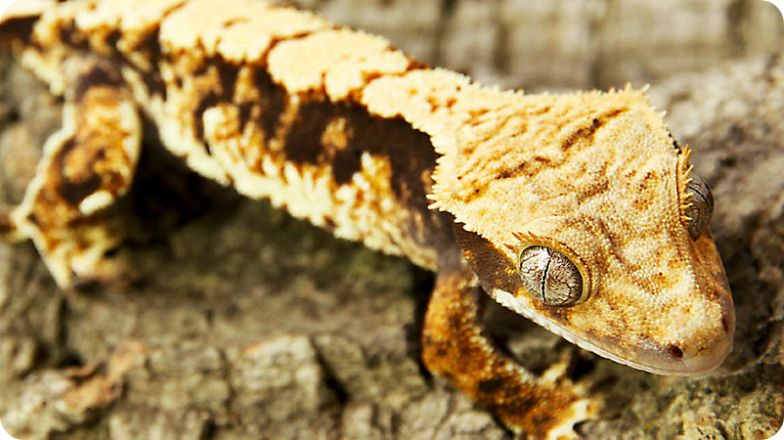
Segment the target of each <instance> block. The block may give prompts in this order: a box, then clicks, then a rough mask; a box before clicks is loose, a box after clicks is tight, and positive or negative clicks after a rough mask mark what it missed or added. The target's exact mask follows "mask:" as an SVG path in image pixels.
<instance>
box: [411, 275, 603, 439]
mask: <svg viewBox="0 0 784 440" xmlns="http://www.w3.org/2000/svg"><path fill="white" fill-rule="evenodd" d="M480 294H481V292H480V289H479V287H478V283H477V280H476V276H475V275H474V273H473V271H472V270H471V269H470V268H469V267H468V266H467V264H466V263H465V262H464V261H462V260H461V261H460V262H450V263H448V264H446V265H442V267H441V268H440V270H439V272H438V275H437V278H436V284H435V288H434V290H433V294H432V296H431V298H430V302H429V304H428V308H427V313H426V315H425V325H424V330H423V336H422V347H423V353H422V357H423V361H424V363H425V365H426V366H427V368H428V369H429V370H430V371H431V372H434V373H437V374H440V375H443V376H445V377H447V378H448V379H449V380H450V381H451V382H452V384H453V385H454V386H455V387H457V388H459V389H460V390H462V391H463V392H465V393H466V394H468V395H469V396H470V397H471V398H472V399H473V400H474V401H475V402H477V403H479V404H480V405H482V406H484V407H486V408H489V409H491V410H492V411H493V412H494V413H495V415H496V416H497V417H498V418H499V419H500V420H501V421H502V422H503V423H504V424H505V425H506V426H507V427H509V428H511V429H513V430H514V431H516V432H524V433H525V434H527V435H528V436H530V437H531V438H537V439H538V438H563V437H573V436H574V435H575V433H574V431H573V425H574V424H575V423H577V422H579V421H582V420H585V419H587V418H591V417H592V416H593V415H594V413H595V411H596V410H597V409H598V403H597V402H593V401H590V400H588V399H587V398H585V397H583V396H581V395H580V393H579V392H578V391H577V387H575V386H572V384H571V383H569V381H568V379H567V380H558V379H556V378H545V377H541V378H539V377H535V376H534V375H533V374H531V373H530V372H528V371H526V370H525V369H524V368H522V367H521V366H520V365H518V364H517V363H515V362H514V361H513V360H512V359H510V358H509V357H507V356H505V355H503V354H502V353H501V352H499V351H498V350H497V349H495V348H494V347H493V345H492V343H491V342H490V341H489V340H488V339H487V338H486V337H485V336H484V335H483V334H482V330H481V327H480V316H479V315H480V314H479V304H478V301H479V296H480Z"/></svg>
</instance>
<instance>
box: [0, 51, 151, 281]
mask: <svg viewBox="0 0 784 440" xmlns="http://www.w3.org/2000/svg"><path fill="white" fill-rule="evenodd" d="M73 71H74V72H75V73H74V75H73V78H74V80H73V81H74V85H75V87H73V88H71V89H70V90H73V93H69V94H66V96H65V101H66V102H65V106H64V109H63V126H62V128H61V129H60V130H59V131H57V132H56V133H54V134H52V135H51V136H50V137H49V139H48V140H47V141H46V144H45V145H44V152H43V158H42V159H41V162H40V163H39V165H38V169H37V171H36V175H35V177H34V178H33V180H32V181H31V182H30V184H29V186H28V188H27V190H26V192H25V196H24V199H23V201H22V202H21V203H20V204H19V206H17V207H16V208H15V209H13V210H12V212H11V213H10V215H9V216H5V217H6V218H5V221H3V219H2V218H0V223H4V225H0V229H4V231H2V232H4V235H6V236H8V237H10V238H12V239H13V238H30V239H32V240H33V242H34V243H35V245H36V247H37V248H38V250H39V252H40V253H41V255H42V256H43V259H44V261H45V263H46V265H47V267H48V268H49V270H50V271H51V273H52V275H53V276H54V278H55V280H56V281H57V284H58V285H59V286H60V287H63V288H66V287H70V286H72V285H74V284H77V283H82V282H89V281H96V280H99V281H108V280H112V279H115V278H117V276H118V268H117V267H116V265H115V264H113V263H112V262H111V261H110V260H109V259H107V258H106V254H107V253H108V252H110V251H111V250H112V249H114V248H116V246H117V245H118V244H119V241H120V236H121V228H120V227H119V225H118V223H119V220H120V218H119V216H118V214H117V213H116V212H112V210H111V209H110V208H111V206H112V205H113V204H114V202H115V201H116V200H117V199H118V198H119V197H121V196H122V195H123V194H125V193H126V192H127V191H128V189H129V188H130V185H131V181H132V179H133V175H134V171H135V167H136V163H137V161H138V158H139V150H140V142H141V122H140V118H139V115H138V112H137V110H136V107H135V105H134V104H133V102H132V101H131V99H130V96H128V95H127V91H126V90H125V89H124V88H123V87H122V86H121V82H120V78H119V76H118V75H116V74H115V73H114V72H112V70H111V68H109V67H107V66H101V65H100V64H98V63H90V62H79V64H78V65H77V66H74V70H73Z"/></svg>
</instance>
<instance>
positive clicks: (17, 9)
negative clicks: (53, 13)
mask: <svg viewBox="0 0 784 440" xmlns="http://www.w3.org/2000/svg"><path fill="white" fill-rule="evenodd" d="M56 4H57V1H56V0H0V48H2V49H3V50H8V49H9V48H10V49H11V50H15V49H18V48H20V47H21V46H22V45H24V43H27V42H28V41H29V39H30V35H32V30H33V25H34V24H35V22H36V21H37V20H38V17H40V16H41V14H43V13H44V12H45V11H46V10H48V9H50V8H53V7H54V6H55V5H56Z"/></svg>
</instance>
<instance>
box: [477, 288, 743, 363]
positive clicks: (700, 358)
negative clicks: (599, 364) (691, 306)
mask: <svg viewBox="0 0 784 440" xmlns="http://www.w3.org/2000/svg"><path fill="white" fill-rule="evenodd" d="M491 296H492V297H493V298H495V300H496V301H498V302H499V303H500V304H501V305H503V306H504V307H507V308H509V309H512V310H513V311H515V312H517V313H519V314H521V315H523V316H525V317H526V318H528V319H530V320H532V321H534V322H535V323H537V324H539V325H541V326H542V327H544V328H546V329H547V330H549V331H551V332H553V333H555V334H556V335H558V336H561V337H562V338H564V339H566V340H567V341H569V342H571V343H573V344H575V345H577V346H578V347H580V348H582V349H584V350H588V351H590V352H592V353H594V354H596V355H599V356H601V357H604V358H606V359H609V360H611V361H614V362H617V363H619V364H623V365H626V366H629V367H632V368H634V369H637V370H642V371H646V372H649V373H653V374H660V375H664V376H697V375H703V374H707V373H710V372H711V371H713V370H715V369H716V368H717V367H718V366H719V365H721V363H722V362H723V361H724V359H725V358H726V357H727V355H728V354H729V352H730V350H731V349H732V338H733V330H734V327H735V325H734V324H735V322H734V321H735V318H734V313H733V307H732V302H731V301H730V303H729V305H728V307H725V310H727V314H726V315H725V319H723V320H722V322H721V323H719V324H718V325H720V326H721V327H722V328H721V329H720V330H719V331H717V332H714V334H718V335H720V336H719V337H715V338H713V339H711V340H710V343H709V344H707V345H706V346H705V347H703V348H700V349H697V350H689V349H685V348H681V347H680V346H677V345H674V344H670V345H667V346H662V345H659V344H654V343H648V344H639V345H638V346H636V347H632V348H625V349H624V350H623V353H621V350H617V351H612V350H611V348H605V347H603V346H602V345H604V346H606V347H609V346H611V345H612V344H610V343H606V344H602V341H601V340H597V341H592V340H588V339H587V338H585V337H582V336H579V335H577V334H576V333H574V332H571V331H569V330H567V329H565V328H563V327H561V326H558V325H556V324H554V323H553V322H551V321H550V320H548V319H547V318H545V317H544V316H542V315H539V314H537V313H532V312H531V311H529V310H528V309H527V308H526V307H524V306H523V305H522V304H521V303H520V302H519V301H518V300H517V299H516V298H515V297H514V296H513V295H512V294H511V293H509V292H506V291H504V290H501V289H493V290H492V292H491Z"/></svg>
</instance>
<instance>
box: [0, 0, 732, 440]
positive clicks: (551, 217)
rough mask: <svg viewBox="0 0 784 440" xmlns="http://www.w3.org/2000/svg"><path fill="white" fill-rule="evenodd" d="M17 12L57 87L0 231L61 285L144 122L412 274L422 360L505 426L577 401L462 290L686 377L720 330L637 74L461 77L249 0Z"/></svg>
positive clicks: (565, 416) (685, 200)
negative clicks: (538, 83) (612, 79)
mask: <svg viewBox="0 0 784 440" xmlns="http://www.w3.org/2000/svg"><path fill="white" fill-rule="evenodd" d="M37 12H40V14H39V13H37ZM37 12H36V13H29V12H28V13H25V14H19V15H17V16H13V15H11V16H9V18H7V19H6V21H5V23H4V24H3V25H2V27H0V30H2V31H3V32H2V34H3V35H4V38H6V39H10V40H11V47H12V48H14V50H15V52H16V53H17V54H18V56H19V57H20V58H21V60H22V62H23V64H24V65H25V66H27V67H28V68H29V69H31V70H32V71H33V72H34V73H35V74H36V75H37V76H38V77H39V78H41V79H42V80H43V81H45V82H46V83H47V84H48V85H49V87H50V90H51V92H52V93H53V94H55V95H60V96H63V97H64V100H65V110H64V116H63V128H62V129H61V130H60V131H58V132H57V133H55V134H54V135H52V136H51V138H50V139H49V140H48V141H47V143H46V145H45V147H44V158H43V159H42V161H41V163H40V165H39V168H38V171H37V174H36V177H35V178H34V180H33V181H32V182H31V184H30V185H29V188H28V189H27V192H26V194H25V198H24V200H23V202H22V203H21V204H20V205H18V206H17V207H15V208H14V209H13V210H12V211H10V212H8V213H5V214H0V230H2V232H3V233H4V235H5V236H7V237H9V238H16V239H24V238H30V239H32V240H33V241H34V242H35V244H36V246H37V248H38V249H39V251H40V253H41V255H42V257H43V259H44V260H45V262H46V264H47V266H48V268H49V270H50V271H51V273H52V275H53V276H54V278H55V279H56V281H57V283H58V284H59V285H60V286H61V287H63V288H68V287H72V286H74V285H76V284H78V283H79V282H82V281H84V280H99V281H106V280H111V278H112V276H114V275H113V274H115V272H116V270H117V268H116V266H115V265H114V263H113V261H112V258H111V250H112V249H114V248H116V247H117V246H118V245H120V244H121V242H122V227H121V226H120V225H121V223H119V222H118V221H117V220H118V217H119V215H120V214H118V213H117V212H116V209H115V206H116V205H115V204H114V202H115V200H117V199H118V198H121V197H122V196H123V195H124V194H126V193H127V191H128V190H129V188H130V184H131V182H132V181H133V176H134V173H135V169H136V163H137V161H138V157H139V154H140V148H141V139H142V130H143V129H142V127H143V125H144V124H143V123H142V121H144V120H146V121H149V122H150V123H151V124H152V125H153V126H154V127H155V128H156V129H157V132H158V135H159V138H160V141H161V143H162V144H163V145H164V146H165V147H166V148H167V149H168V150H169V151H170V152H171V153H173V154H174V155H176V156H178V157H180V158H181V159H182V160H183V161H184V162H185V163H186V164H187V166H188V167H190V168H191V169H193V170H195V171H197V172H198V173H200V174H202V175H204V176H206V177H208V178H210V179H214V180H215V181H218V182H220V183H222V184H224V185H228V186H232V187H234V188H235V189H236V190H237V191H238V192H240V193H242V194H244V195H246V196H248V197H251V198H256V199H261V198H268V199H270V200H271V201H272V203H273V204H274V205H275V206H278V207H281V208H284V209H286V210H287V211H288V212H290V213H291V214H292V215H294V216H296V217H299V218H304V219H307V220H309V221H310V222H312V223H313V224H315V225H318V226H321V227H323V228H326V229H329V230H330V231H332V232H333V233H334V234H335V235H336V236H337V237H341V238H345V239H350V240H358V241H361V242H362V243H364V244H365V245H367V246H369V247H371V248H373V249H377V250H380V251H383V252H386V253H389V254H395V255H403V256H405V257H407V258H409V259H410V260H411V261H412V262H414V263H415V264H417V265H419V266H422V267H424V268H427V269H429V270H432V271H435V272H436V274H437V276H436V282H435V289H434V291H433V294H432V297H431V299H430V303H429V305H428V310H427V312H426V316H425V324H424V329H423V336H422V350H423V352H422V356H423V360H424V363H425V365H426V366H427V367H428V368H429V369H430V370H431V371H432V372H434V373H438V374H441V375H443V376H446V377H447V378H448V379H449V380H450V381H451V382H452V383H453V384H454V385H455V386H456V387H457V388H459V389H461V390H463V391H464V392H465V393H467V394H468V395H469V396H471V397H472V398H473V399H474V400H475V401H476V402H478V403H479V404H480V405H483V406H484V407H486V408H489V409H490V410H491V411H492V412H493V413H494V414H495V415H496V416H497V417H498V418H499V419H500V420H501V421H502V422H503V423H505V424H506V425H507V426H508V427H510V428H512V429H513V430H515V431H517V432H525V433H526V434H528V435H529V436H531V437H533V438H547V437H549V438H558V437H570V436H573V435H575V432H574V431H573V429H572V426H573V424H574V423H576V422H579V421H582V420H585V419H588V418H591V417H595V416H596V414H597V411H598V409H599V406H600V402H598V401H596V400H594V399H592V398H591V397H590V396H588V395H587V391H586V390H585V389H584V388H583V387H581V386H580V384H576V383H572V382H571V381H570V380H569V379H568V378H567V377H565V374H564V371H563V369H561V370H558V369H557V368H554V369H550V370H547V371H545V372H544V373H543V374H541V375H534V374H533V373H531V372H529V371H526V370H524V369H523V368H522V367H520V366H519V365H518V364H516V363H515V362H514V361H513V360H511V359H510V358H508V357H507V356H506V355H504V354H502V353H501V352H500V351H498V350H496V349H495V348H494V347H493V346H492V344H491V343H490V342H489V341H488V340H487V339H486V338H485V336H483V334H482V332H481V327H480V322H479V311H478V304H477V301H478V299H479V296H480V294H481V292H480V290H484V292H487V294H489V295H490V296H491V297H492V298H493V299H495V300H496V301H498V302H499V303H500V304H502V305H504V306H506V307H508V308H510V309H511V310H513V311H515V312H516V313H518V314H520V315H522V316H525V317H527V318H529V319H532V320H533V321H535V322H537V323H538V324H540V325H542V326H544V327H546V328H547V329H549V330H551V331H553V332H555V333H557V334H558V335H561V336H563V337H564V338H566V339H568V340H569V341H572V342H574V343H575V344H577V345H579V346H580V347H583V348H585V349H587V350H590V351H592V352H594V353H597V354H599V355H601V356H604V357H607V358H610V359H612V360H614V361H617V362H620V363H623V364H626V365H629V366H631V367H634V368H638V369H642V370H646V371H649V372H653V373H658V374H667V375H691V374H701V373H705V372H708V371H710V370H712V369H714V368H715V367H716V366H717V365H719V364H720V363H721V361H722V360H723V359H724V358H725V356H726V355H727V353H728V351H729V349H730V347H731V341H732V337H733V332H734V326H735V318H734V310H733V302H732V296H731V294H730V291H729V287H728V283H727V280H726V276H725V273H724V269H723V266H722V264H721V260H720V258H719V255H718V253H717V251H716V247H715V245H714V243H713V240H712V238H711V235H710V232H709V230H708V223H709V219H710V213H711V210H712V204H713V201H712V198H711V196H710V192H709V190H708V188H707V186H706V185H705V184H704V183H703V182H702V181H701V180H699V179H698V178H696V176H690V171H691V167H690V165H689V155H690V150H689V149H688V148H687V147H685V148H681V147H679V146H678V144H677V143H676V142H674V140H673V139H672V137H671V135H670V134H669V132H668V130H667V128H666V127H665V125H664V122H663V117H662V115H661V114H660V113H657V112H655V111H654V110H653V109H652V107H651V106H650V105H649V103H648V99H647V97H646V96H645V94H644V92H643V91H635V90H631V89H629V88H627V89H625V90H622V91H611V92H607V93H600V92H587V93H575V94H563V95H548V94H545V95H525V94H523V93H521V92H511V91H500V90H497V89H494V88H487V87H481V86H479V85H477V84H474V83H472V82H471V81H470V80H469V79H468V78H466V77H464V76H461V75H458V74H456V73H453V72H449V71H446V70H440V69H431V68H427V67H424V66H423V65H421V64H419V63H417V62H415V61H414V60H412V59H411V58H409V57H408V56H406V55H405V54H403V53H402V52H400V51H398V50H395V49H394V48H392V47H391V46H390V45H389V44H388V43H387V42H386V41H385V40H383V39H381V38H378V37H375V36H371V35H368V34H365V33H362V32H357V31H352V30H348V29H345V28H341V27H337V26H334V25H331V24H329V23H327V22H326V21H324V20H322V19H321V18H319V17H317V16H315V15H312V14H310V13H307V12H301V11H297V10H295V9H292V8H288V7H283V6H275V5H268V4H266V3H262V2H260V1H254V0H235V1H232V2H220V1H218V0H133V1H124V2H117V1H103V2H100V1H90V0H76V1H69V2H65V3H59V4H56V5H55V4H52V5H49V6H47V7H44V8H42V10H40V11H37ZM29 26H32V27H31V28H30V27H29ZM26 30H27V31H26Z"/></svg>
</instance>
